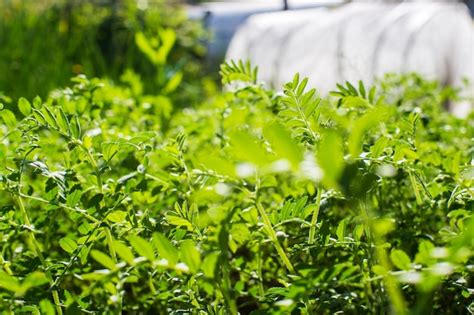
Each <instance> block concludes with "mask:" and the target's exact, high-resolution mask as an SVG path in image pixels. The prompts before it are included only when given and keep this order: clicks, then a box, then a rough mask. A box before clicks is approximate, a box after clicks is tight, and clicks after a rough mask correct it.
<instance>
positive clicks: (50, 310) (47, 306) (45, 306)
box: [39, 299, 56, 315]
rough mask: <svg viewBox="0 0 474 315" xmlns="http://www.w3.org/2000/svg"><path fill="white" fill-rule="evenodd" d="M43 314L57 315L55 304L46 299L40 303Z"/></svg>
mask: <svg viewBox="0 0 474 315" xmlns="http://www.w3.org/2000/svg"><path fill="white" fill-rule="evenodd" d="M39 306H40V309H41V314H43V315H55V314H56V311H55V309H54V305H53V303H51V301H50V300H47V299H44V300H41V302H40V303H39Z"/></svg>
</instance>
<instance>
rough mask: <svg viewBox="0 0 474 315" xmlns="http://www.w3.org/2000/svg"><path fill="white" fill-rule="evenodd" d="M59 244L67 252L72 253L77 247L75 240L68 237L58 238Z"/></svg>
mask: <svg viewBox="0 0 474 315" xmlns="http://www.w3.org/2000/svg"><path fill="white" fill-rule="evenodd" d="M59 246H61V248H62V249H64V250H65V251H66V252H68V253H73V252H74V251H75V250H76V248H77V244H76V242H75V241H73V240H72V239H70V238H68V237H64V238H62V239H60V240H59Z"/></svg>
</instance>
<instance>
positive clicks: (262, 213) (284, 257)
mask: <svg viewBox="0 0 474 315" xmlns="http://www.w3.org/2000/svg"><path fill="white" fill-rule="evenodd" d="M255 205H256V207H257V210H258V212H259V213H260V216H261V217H262V220H263V224H264V225H265V228H266V230H267V233H268V236H269V237H270V239H271V240H272V242H273V245H274V246H275V249H276V250H277V252H278V255H280V259H281V260H282V261H283V263H284V264H285V266H286V268H287V269H288V271H289V272H291V273H293V274H296V271H295V268H294V267H293V265H292V264H291V262H290V260H289V259H288V256H287V255H286V253H285V251H284V250H283V247H282V246H281V244H280V242H279V241H278V237H277V236H276V232H275V230H274V229H273V226H272V223H271V222H270V218H269V217H268V215H267V213H266V212H265V209H263V206H262V205H261V204H260V202H256V204H255Z"/></svg>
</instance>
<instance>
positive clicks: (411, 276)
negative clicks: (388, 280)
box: [398, 271, 422, 284]
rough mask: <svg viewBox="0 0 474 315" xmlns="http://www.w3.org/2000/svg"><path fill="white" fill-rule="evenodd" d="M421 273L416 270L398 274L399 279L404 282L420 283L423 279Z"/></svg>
mask: <svg viewBox="0 0 474 315" xmlns="http://www.w3.org/2000/svg"><path fill="white" fill-rule="evenodd" d="M421 279H422V277H421V273H419V272H416V271H408V272H405V273H402V274H401V275H399V276H398V280H400V282H403V283H413V284H415V283H419V282H420V281H421Z"/></svg>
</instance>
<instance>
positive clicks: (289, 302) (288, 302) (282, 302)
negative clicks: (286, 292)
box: [275, 299, 294, 307]
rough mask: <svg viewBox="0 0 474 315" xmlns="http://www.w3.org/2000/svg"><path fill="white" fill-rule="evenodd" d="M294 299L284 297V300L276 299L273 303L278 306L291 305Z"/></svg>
mask: <svg viewBox="0 0 474 315" xmlns="http://www.w3.org/2000/svg"><path fill="white" fill-rule="evenodd" d="M293 303H294V301H293V300H292V299H284V300H281V301H277V302H276V303H275V305H276V306H280V307H289V306H291V305H293Z"/></svg>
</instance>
